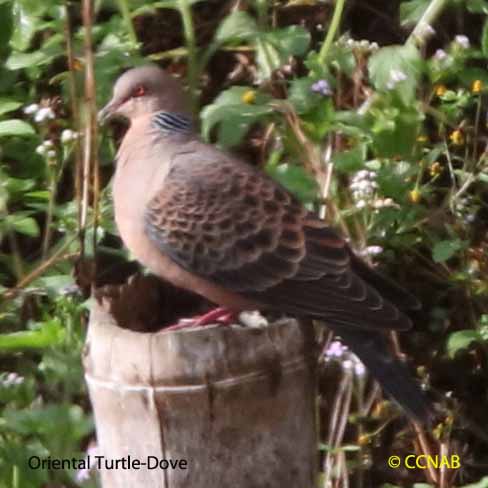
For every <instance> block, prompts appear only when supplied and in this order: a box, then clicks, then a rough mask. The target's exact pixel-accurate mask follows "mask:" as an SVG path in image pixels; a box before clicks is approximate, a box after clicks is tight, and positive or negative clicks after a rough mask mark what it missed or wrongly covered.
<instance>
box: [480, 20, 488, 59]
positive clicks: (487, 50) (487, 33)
mask: <svg viewBox="0 0 488 488" xmlns="http://www.w3.org/2000/svg"><path fill="white" fill-rule="evenodd" d="M481 51H482V52H483V54H484V55H485V56H488V18H487V19H486V20H485V23H484V25H483V32H482V34H481Z"/></svg>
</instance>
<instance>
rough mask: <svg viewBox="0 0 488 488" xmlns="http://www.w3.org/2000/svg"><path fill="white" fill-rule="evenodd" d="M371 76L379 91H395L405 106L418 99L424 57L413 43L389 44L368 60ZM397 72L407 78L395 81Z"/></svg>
mask: <svg viewBox="0 0 488 488" xmlns="http://www.w3.org/2000/svg"><path fill="white" fill-rule="evenodd" d="M368 69H369V75H370V78H371V80H372V82H373V84H374V86H375V88H376V89H377V90H379V91H393V90H394V91H395V92H397V93H398V94H399V95H400V98H401V100H402V102H403V104H404V105H405V106H408V105H410V104H411V103H412V102H413V101H415V99H416V88H417V81H418V79H419V76H420V74H421V72H422V58H421V56H420V53H419V51H418V49H417V48H416V47H415V46H414V45H413V44H406V45H402V46H388V47H384V48H382V49H380V50H379V51H378V52H376V53H375V54H373V55H372V56H371V57H370V58H369V61H368ZM395 74H400V75H401V76H405V77H406V79H405V80H403V81H399V82H397V83H394V86H393V87H392V81H394V76H395Z"/></svg>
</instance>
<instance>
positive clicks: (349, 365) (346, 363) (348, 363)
mask: <svg viewBox="0 0 488 488" xmlns="http://www.w3.org/2000/svg"><path fill="white" fill-rule="evenodd" d="M342 367H343V368H344V369H345V370H346V371H348V370H351V369H353V368H354V363H353V362H352V361H351V360H350V359H346V360H345V361H343V362H342Z"/></svg>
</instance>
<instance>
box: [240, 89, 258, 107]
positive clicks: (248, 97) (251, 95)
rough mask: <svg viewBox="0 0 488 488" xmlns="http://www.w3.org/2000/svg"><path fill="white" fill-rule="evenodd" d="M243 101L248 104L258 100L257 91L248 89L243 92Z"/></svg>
mask: <svg viewBox="0 0 488 488" xmlns="http://www.w3.org/2000/svg"><path fill="white" fill-rule="evenodd" d="M241 100H242V103H247V104H248V105H250V104H252V103H254V102H255V101H256V92H255V91H254V90H247V91H245V92H244V93H243V94H242V97H241Z"/></svg>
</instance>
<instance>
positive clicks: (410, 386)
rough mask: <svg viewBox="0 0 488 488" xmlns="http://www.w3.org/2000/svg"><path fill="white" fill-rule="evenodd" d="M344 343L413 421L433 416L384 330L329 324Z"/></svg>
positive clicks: (428, 420) (430, 418) (429, 419)
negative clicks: (391, 348)
mask: <svg viewBox="0 0 488 488" xmlns="http://www.w3.org/2000/svg"><path fill="white" fill-rule="evenodd" d="M332 328H333V329H334V331H335V332H336V333H337V335H339V336H340V337H341V338H342V339H343V340H344V343H345V344H346V345H347V346H348V347H349V348H350V349H351V350H352V351H353V352H354V353H355V354H356V355H357V356H358V357H359V359H361V361H362V362H363V363H364V365H365V366H366V368H367V369H368V371H369V372H370V373H371V375H372V376H373V377H374V378H375V379H376V380H377V381H378V382H379V383H380V385H381V387H382V388H383V390H384V391H385V392H386V393H387V394H388V395H390V396H391V397H392V398H393V400H395V401H396V402H397V403H398V404H399V405H400V407H402V409H403V410H405V412H406V413H407V414H408V415H409V416H410V417H413V418H414V419H415V420H417V421H419V422H421V423H423V424H429V423H430V422H431V420H432V417H433V412H432V408H431V405H430V404H429V402H428V401H427V399H426V398H425V396H424V394H423V392H422V391H421V390H420V387H419V386H418V385H417V384H416V383H415V381H414V379H413V378H412V376H411V374H410V373H409V372H408V369H407V367H406V366H405V365H404V364H403V363H402V362H400V361H399V360H398V359H395V358H394V357H393V355H392V354H391V352H390V349H389V347H388V341H387V338H386V336H385V335H384V333H382V332H376V331H372V330H368V331H361V330H358V331H356V330H350V329H346V328H342V327H337V326H333V325H332Z"/></svg>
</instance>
